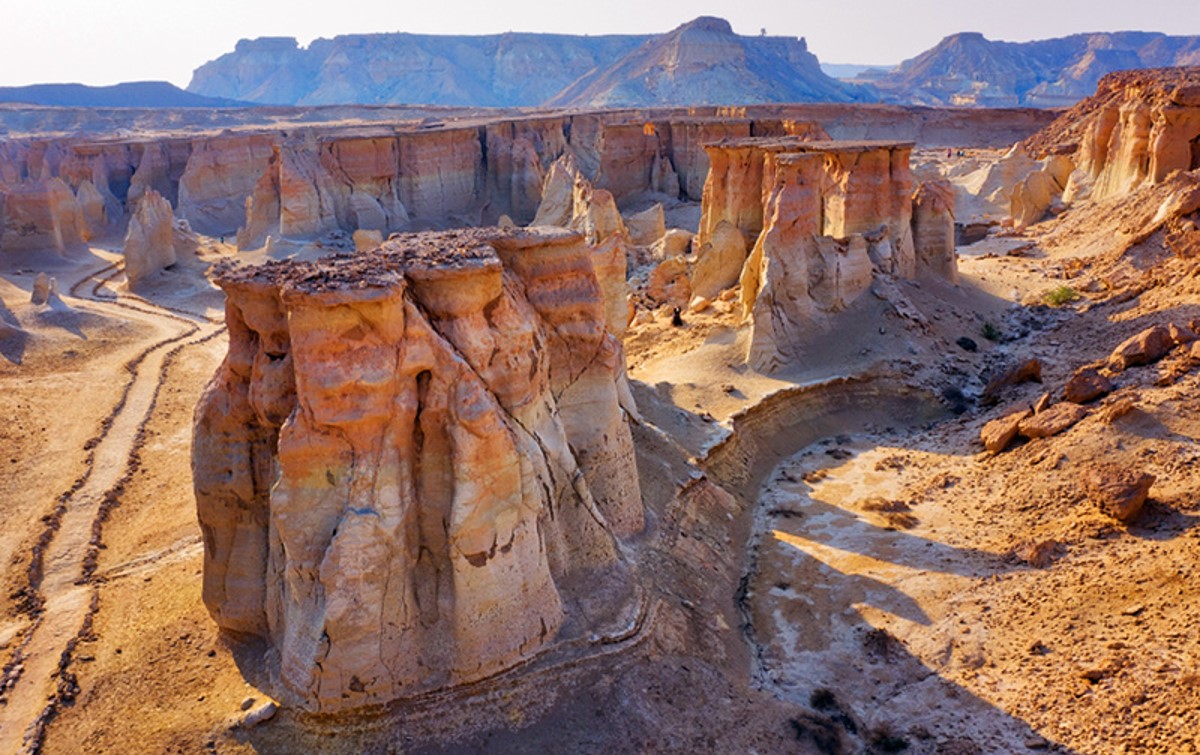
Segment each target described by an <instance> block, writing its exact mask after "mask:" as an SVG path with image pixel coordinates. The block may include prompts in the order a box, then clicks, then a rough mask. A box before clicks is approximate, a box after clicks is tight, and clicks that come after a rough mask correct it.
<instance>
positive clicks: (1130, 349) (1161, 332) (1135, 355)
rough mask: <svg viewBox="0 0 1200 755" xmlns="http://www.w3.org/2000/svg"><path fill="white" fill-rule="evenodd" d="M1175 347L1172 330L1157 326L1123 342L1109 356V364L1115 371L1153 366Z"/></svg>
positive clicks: (1164, 326)
mask: <svg viewBox="0 0 1200 755" xmlns="http://www.w3.org/2000/svg"><path fill="white" fill-rule="evenodd" d="M1174 346H1175V342H1174V340H1172V338H1171V329H1170V328H1168V327H1167V326H1166V325H1155V326H1153V327H1150V328H1146V329H1145V330H1143V331H1142V332H1140V333H1138V334H1137V335H1134V336H1132V337H1130V338H1127V339H1125V340H1124V341H1122V342H1121V343H1120V345H1118V346H1117V348H1115V349H1113V353H1112V354H1111V355H1109V357H1108V364H1109V366H1110V367H1111V368H1112V369H1114V370H1124V369H1128V368H1129V367H1139V366H1141V365H1144V364H1151V363H1153V362H1157V361H1158V360H1159V359H1162V358H1163V357H1164V356H1166V355H1167V352H1169V351H1170V350H1171V349H1172V348H1173V347H1174Z"/></svg>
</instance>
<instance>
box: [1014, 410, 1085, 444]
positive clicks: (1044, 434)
mask: <svg viewBox="0 0 1200 755" xmlns="http://www.w3.org/2000/svg"><path fill="white" fill-rule="evenodd" d="M1086 416H1087V409H1085V408H1084V407H1082V406H1080V405H1079V404H1073V403H1071V402H1069V401H1064V402H1062V403H1061V404H1055V405H1054V406H1052V407H1050V408H1049V409H1046V410H1044V411H1041V412H1039V413H1037V414H1033V415H1031V416H1028V417H1026V418H1025V419H1023V420H1021V422H1020V424H1019V425H1018V431H1019V432H1020V433H1021V435H1024V436H1025V437H1026V438H1049V437H1051V436H1054V435H1058V434H1059V433H1061V432H1063V431H1064V430H1067V429H1069V428H1070V427H1072V426H1073V425H1075V423H1077V422H1079V420H1081V419H1083V418H1084V417H1086Z"/></svg>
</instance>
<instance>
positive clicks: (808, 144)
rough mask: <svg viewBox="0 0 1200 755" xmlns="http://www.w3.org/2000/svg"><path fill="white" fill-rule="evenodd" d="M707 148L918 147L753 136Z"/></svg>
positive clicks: (886, 142)
mask: <svg viewBox="0 0 1200 755" xmlns="http://www.w3.org/2000/svg"><path fill="white" fill-rule="evenodd" d="M707 146H709V147H718V148H737V147H755V148H757V149H760V150H763V151H764V152H868V151H870V150H875V149H903V148H907V149H912V148H913V147H915V146H916V142H903V141H899V142H898V141H891V140H888V139H859V140H846V141H841V140H837V139H823V140H820V141H806V140H805V139H804V138H803V137H799V136H751V137H746V138H743V139H722V140H721V141H718V142H713V143H712V144H709V145H707Z"/></svg>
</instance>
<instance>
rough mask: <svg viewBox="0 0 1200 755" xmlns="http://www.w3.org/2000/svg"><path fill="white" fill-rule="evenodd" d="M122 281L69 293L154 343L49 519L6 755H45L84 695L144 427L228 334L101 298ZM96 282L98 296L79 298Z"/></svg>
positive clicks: (32, 574) (208, 323) (7, 685)
mask: <svg viewBox="0 0 1200 755" xmlns="http://www.w3.org/2000/svg"><path fill="white" fill-rule="evenodd" d="M117 274H119V271H117V270H116V268H115V266H109V267H106V268H103V269H101V270H99V271H93V272H90V273H88V274H87V275H85V276H84V277H83V278H81V279H80V280H78V281H77V282H76V283H75V284H74V285H72V286H71V289H70V291H71V294H72V295H73V296H77V297H79V298H80V299H82V300H83V301H86V302H87V304H86V306H87V307H89V308H93V309H96V310H100V311H103V312H105V313H107V314H115V315H119V316H121V317H124V318H128V319H133V320H138V321H140V322H143V323H145V324H148V325H150V326H151V327H152V328H153V329H154V331H155V333H156V340H155V341H154V342H153V343H152V344H150V345H148V346H147V347H146V348H145V349H144V350H143V351H142V352H140V354H139V355H138V356H137V357H135V358H134V359H133V360H131V361H130V362H128V363H127V364H126V365H125V368H126V370H127V371H128V373H129V377H128V379H127V383H126V386H125V390H124V392H123V394H122V397H121V399H120V400H119V401H118V402H117V404H116V405H115V406H114V407H113V409H112V412H111V413H110V414H109V416H108V418H107V419H106V420H105V421H104V422H103V423H102V425H101V429H100V432H99V434H98V435H97V436H95V438H93V440H92V442H90V443H89V453H88V460H87V469H86V471H85V473H84V475H83V476H81V477H80V479H79V480H77V481H76V483H75V485H74V486H73V487H72V488H71V489H70V490H69V491H67V492H66V493H64V494H63V496H62V497H60V499H59V501H58V505H57V506H56V508H55V510H54V512H53V514H52V515H51V516H49V517H47V518H46V520H45V521H46V530H45V532H44V533H43V534H42V536H41V538H40V539H39V541H38V543H37V545H36V546H35V547H34V550H33V553H32V554H31V558H30V567H29V584H28V585H27V587H26V596H25V597H26V603H27V604H28V605H29V606H30V613H31V614H32V615H33V617H34V618H33V621H32V623H31V624H30V625H29V626H28V628H26V629H25V630H24V633H23V637H22V640H21V642H20V645H19V646H18V648H17V649H16V651H15V653H14V656H13V659H12V661H11V662H10V663H9V666H8V668H7V669H6V674H5V679H4V686H3V693H2V697H0V702H2V703H3V704H0V755H8V754H9V753H36V752H39V751H40V749H41V743H42V739H43V737H44V734H45V727H46V725H47V724H48V723H49V722H50V721H51V720H52V719H53V717H54V716H55V715H56V713H57V710H58V708H59V706H61V705H62V704H64V703H68V702H70V701H71V700H72V699H73V698H74V696H75V694H76V693H77V692H78V687H77V685H76V682H75V677H74V674H72V673H71V671H70V664H71V661H72V657H73V654H74V651H75V647H76V645H77V644H78V643H79V642H81V641H87V640H88V639H90V638H91V637H92V629H91V623H92V617H93V615H94V614H95V612H96V610H97V608H98V605H99V582H100V581H102V579H103V577H101V578H97V577H96V576H95V575H94V572H95V569H96V561H97V556H98V551H99V549H100V547H102V546H101V535H102V531H103V525H104V521H105V519H106V518H107V515H108V511H109V510H110V509H111V507H112V506H113V505H115V504H116V503H118V502H119V497H120V494H121V492H122V490H123V488H124V486H125V484H126V483H127V482H128V481H129V479H130V478H131V477H132V475H133V473H134V472H135V471H136V470H137V468H138V466H139V464H140V458H139V453H138V452H139V449H140V447H141V445H142V443H143V442H144V436H145V433H144V428H145V426H146V423H147V421H148V420H149V419H150V416H151V414H152V413H153V411H154V406H155V403H156V401H157V398H158V393H159V389H160V387H161V385H162V383H163V380H164V378H165V375H166V372H167V369H168V368H169V366H170V364H171V362H172V361H173V360H174V358H175V357H176V356H177V355H178V354H179V353H180V352H181V351H182V350H183V349H184V348H186V347H187V346H191V345H195V344H198V343H202V342H204V341H207V340H210V339H211V338H214V337H216V336H217V335H219V334H220V333H221V332H222V330H223V328H222V326H221V325H220V324H219V323H217V322H215V321H213V320H212V319H210V318H206V317H200V316H196V315H192V316H191V317H188V316H185V314H191V313H184V312H182V311H180V310H173V309H171V308H166V307H159V306H157V305H155V304H153V303H151V302H148V301H146V300H145V299H142V298H141V297H136V296H133V295H124V294H121V295H114V294H112V293H111V292H110V293H109V294H108V295H107V296H104V295H101V293H100V291H101V289H102V288H103V287H104V285H105V284H106V283H108V282H109V281H110V280H112V279H113V278H114V277H115V276H116V275H117ZM93 280H94V281H96V282H95V284H94V285H93V286H92V287H91V290H90V292H88V293H82V294H81V293H80V291H81V290H82V289H84V288H86V287H87V284H88V283H89V282H91V281H93ZM130 300H132V301H135V302H136V304H133V303H130Z"/></svg>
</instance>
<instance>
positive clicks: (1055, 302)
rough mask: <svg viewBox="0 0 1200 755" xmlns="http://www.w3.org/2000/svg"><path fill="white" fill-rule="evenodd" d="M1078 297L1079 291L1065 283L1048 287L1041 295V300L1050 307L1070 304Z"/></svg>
mask: <svg viewBox="0 0 1200 755" xmlns="http://www.w3.org/2000/svg"><path fill="white" fill-rule="evenodd" d="M1078 298H1079V292H1078V291H1076V290H1075V289H1073V288H1071V287H1070V286H1066V285H1063V286H1059V287H1058V288H1053V289H1050V290H1049V291H1047V292H1046V293H1045V294H1043V295H1042V301H1044V302H1046V303H1047V304H1049V305H1050V306H1051V307H1061V306H1062V305H1064V304H1070V303H1071V302H1073V301H1075V300H1076V299H1078Z"/></svg>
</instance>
